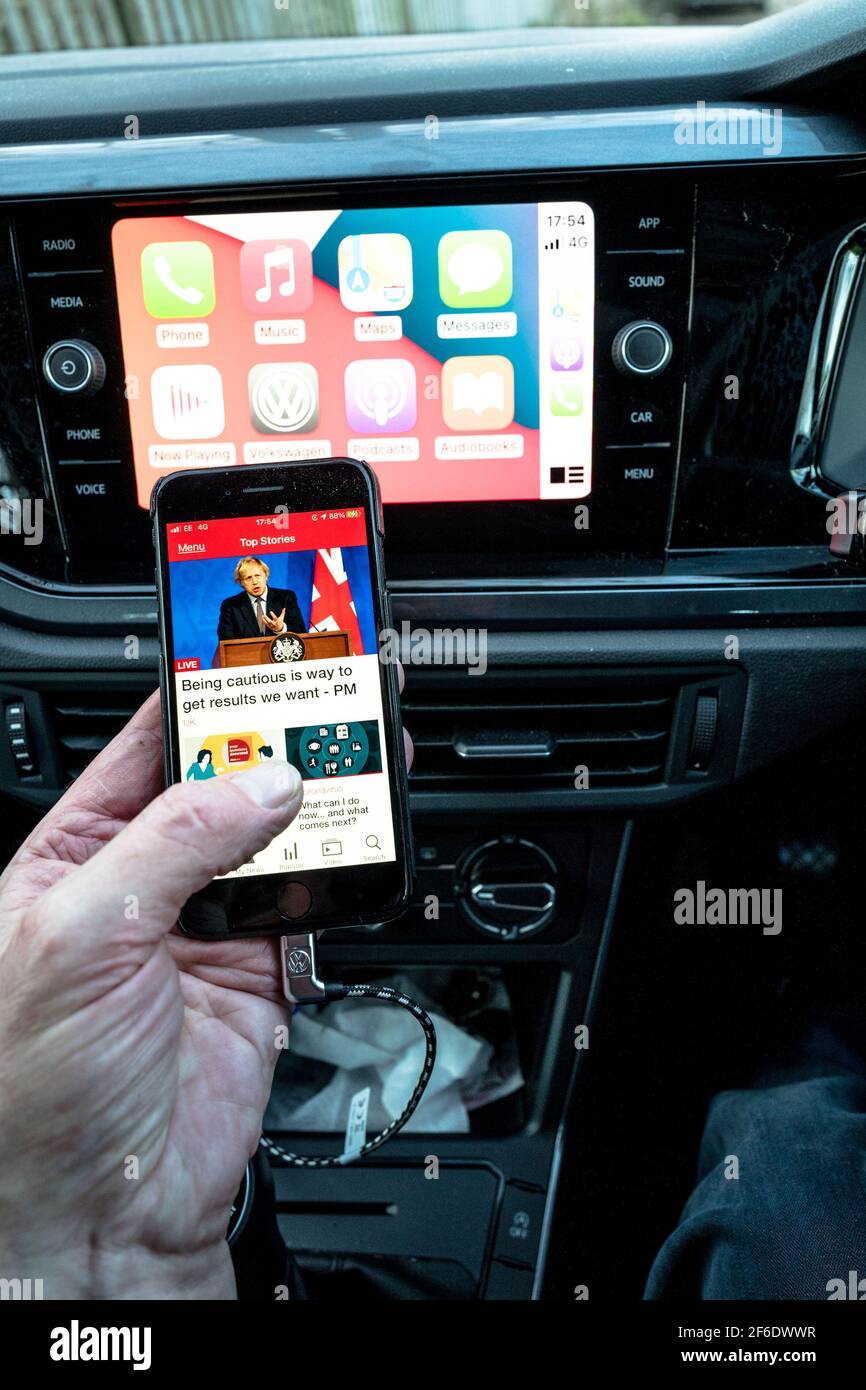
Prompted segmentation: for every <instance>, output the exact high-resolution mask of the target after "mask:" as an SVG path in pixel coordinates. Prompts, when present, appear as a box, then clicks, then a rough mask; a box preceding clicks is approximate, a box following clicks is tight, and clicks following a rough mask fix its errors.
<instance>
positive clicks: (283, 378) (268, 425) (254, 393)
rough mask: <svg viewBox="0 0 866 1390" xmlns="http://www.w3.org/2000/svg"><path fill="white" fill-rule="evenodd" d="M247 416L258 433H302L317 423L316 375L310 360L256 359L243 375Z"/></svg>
mask: <svg viewBox="0 0 866 1390" xmlns="http://www.w3.org/2000/svg"><path fill="white" fill-rule="evenodd" d="M247 386H248V389H249V397H250V419H251V420H252V423H253V427H254V428H255V429H257V430H259V431H260V432H261V433H262V434H306V433H308V432H309V431H310V430H312V429H315V428H316V425H318V423H319V376H318V373H317V371H316V369H315V367H314V366H312V364H311V363H310V362H260V363H259V364H258V366H256V367H253V368H252V369H251V371H250V374H249V376H248V378H247Z"/></svg>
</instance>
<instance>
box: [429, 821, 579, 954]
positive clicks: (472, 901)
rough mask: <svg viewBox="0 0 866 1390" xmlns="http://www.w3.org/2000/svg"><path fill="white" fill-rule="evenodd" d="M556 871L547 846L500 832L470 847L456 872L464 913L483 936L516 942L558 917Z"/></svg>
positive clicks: (456, 894) (459, 904)
mask: <svg viewBox="0 0 866 1390" xmlns="http://www.w3.org/2000/svg"><path fill="white" fill-rule="evenodd" d="M558 879H559V871H558V869H557V867H556V864H555V863H554V860H553V858H552V857H551V855H549V854H548V853H547V850H544V849H542V848H541V846H540V845H537V844H535V843H534V842H533V841H532V840H524V839H523V838H521V837H520V836H518V835H502V836H500V837H499V838H498V839H495V840H487V841H486V842H485V843H484V844H483V845H479V846H477V848H475V849H473V850H470V852H469V854H468V855H466V857H465V858H464V860H463V861H462V863H461V864H460V865H458V868H457V873H456V876H455V883H454V892H455V897H456V901H457V904H458V906H459V908H460V911H461V912H462V913H463V915H464V917H466V918H467V920H468V921H469V922H471V924H472V926H473V927H476V928H477V929H478V930H479V931H482V932H484V933H485V935H487V936H497V937H499V938H500V940H503V941H517V940H521V939H523V938H524V937H527V936H533V935H534V934H535V932H539V931H543V929H544V928H545V927H546V926H547V925H548V924H549V923H550V922H551V921H552V920H553V918H554V917H555V915H556V908H557V899H558V887H559V885H558Z"/></svg>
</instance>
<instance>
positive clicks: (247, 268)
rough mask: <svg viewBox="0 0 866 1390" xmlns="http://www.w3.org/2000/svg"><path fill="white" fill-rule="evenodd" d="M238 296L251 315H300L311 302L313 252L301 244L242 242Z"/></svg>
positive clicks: (294, 240) (289, 240) (292, 241)
mask: <svg viewBox="0 0 866 1390" xmlns="http://www.w3.org/2000/svg"><path fill="white" fill-rule="evenodd" d="M241 295H242V297H243V301H244V304H245V305H246V307H247V308H248V309H249V310H250V312H251V313H253V314H268V315H269V316H270V317H274V316H275V315H276V316H280V315H283V314H303V313H304V312H305V310H307V309H309V307H310V305H311V304H312V302H313V253H312V251H311V250H310V248H309V246H308V245H307V243H306V242H305V241H301V240H300V239H299V238H297V237H287V238H286V239H285V240H284V241H245V242H244V244H243V246H242V247H241Z"/></svg>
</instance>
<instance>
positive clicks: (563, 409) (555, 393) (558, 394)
mask: <svg viewBox="0 0 866 1390" xmlns="http://www.w3.org/2000/svg"><path fill="white" fill-rule="evenodd" d="M582 411H583V391H582V389H581V385H580V382H579V381H569V379H568V377H562V378H561V380H559V381H557V382H556V384H555V385H554V386H553V387H552V388H551V392H550V413H551V415H570V416H572V417H574V416H577V415H580V414H581V413H582Z"/></svg>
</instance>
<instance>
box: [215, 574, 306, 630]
mask: <svg viewBox="0 0 866 1390" xmlns="http://www.w3.org/2000/svg"><path fill="white" fill-rule="evenodd" d="M269 574H270V570H269V569H268V566H267V565H266V564H265V562H264V560H257V559H255V558H254V557H253V556H252V555H247V556H246V557H245V558H244V559H243V560H238V562H237V564H236V565H235V571H234V580H235V583H236V584H240V586H241V593H239V594H233V595H232V597H231V598H226V599H223V601H222V603H221V604H220V615H219V623H218V624H217V640H218V641H219V642H225V641H227V640H228V639H229V638H231V637H259V636H261V637H267V636H268V635H269V634H273V635H274V636H277V635H278V634H279V633H281V632H303V631H304V630H305V623H304V620H303V618H302V617H301V610H300V608H299V607H298V600H297V596H296V595H295V593H294V590H292V589H271V588H269V587H268V575H269Z"/></svg>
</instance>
